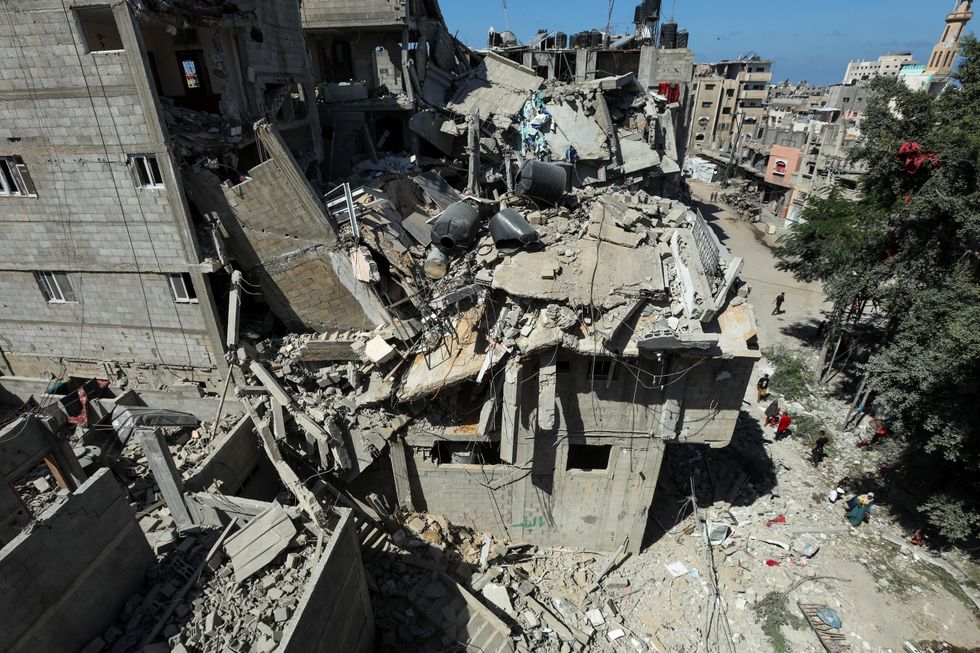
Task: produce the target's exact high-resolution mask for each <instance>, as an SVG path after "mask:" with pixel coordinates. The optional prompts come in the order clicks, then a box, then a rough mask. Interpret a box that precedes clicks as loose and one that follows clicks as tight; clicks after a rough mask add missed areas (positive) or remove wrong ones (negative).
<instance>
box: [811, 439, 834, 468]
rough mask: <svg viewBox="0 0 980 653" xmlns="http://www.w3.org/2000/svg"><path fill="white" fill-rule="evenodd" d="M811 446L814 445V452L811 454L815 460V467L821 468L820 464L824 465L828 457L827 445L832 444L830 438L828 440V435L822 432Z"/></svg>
mask: <svg viewBox="0 0 980 653" xmlns="http://www.w3.org/2000/svg"><path fill="white" fill-rule="evenodd" d="M810 444H812V445H813V451H812V452H811V453H810V457H811V458H812V460H813V466H814V467H820V463H822V462H823V459H824V458H826V457H827V451H826V448H827V445H828V444H830V438H828V437H827V434H826V433H824V431H822V430H821V431H820V432H819V433H818V434H817V439H816V440H814V441H813V442H811V443H810Z"/></svg>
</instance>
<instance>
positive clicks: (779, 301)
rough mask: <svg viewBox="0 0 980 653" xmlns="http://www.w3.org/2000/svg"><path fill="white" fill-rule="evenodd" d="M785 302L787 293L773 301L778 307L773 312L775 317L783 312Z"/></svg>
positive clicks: (779, 295) (781, 294) (780, 294)
mask: <svg viewBox="0 0 980 653" xmlns="http://www.w3.org/2000/svg"><path fill="white" fill-rule="evenodd" d="M785 301H786V293H784V292H781V293H779V294H778V295H776V299H775V300H773V302H772V303H773V304H775V305H776V308H774V309H773V310H772V314H773V315H779V314H780V313H782V312H783V302H785Z"/></svg>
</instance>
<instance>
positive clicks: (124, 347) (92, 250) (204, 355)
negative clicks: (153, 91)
mask: <svg viewBox="0 0 980 653" xmlns="http://www.w3.org/2000/svg"><path fill="white" fill-rule="evenodd" d="M82 4H88V3H82ZM116 13H117V15H120V14H124V13H125V12H124V11H122V10H121V9H119V10H117V12H116ZM5 17H6V18H5V20H3V21H0V44H2V46H0V52H3V53H4V54H5V55H6V59H5V60H6V65H5V67H4V69H3V71H2V73H0V156H20V157H22V158H23V161H24V163H25V164H26V166H27V169H28V171H29V173H30V176H31V178H32V179H33V181H34V184H35V186H36V188H37V197H0V231H2V233H3V234H4V235H3V238H0V349H2V350H3V352H4V354H5V356H6V357H7V358H8V360H9V361H10V362H11V366H12V367H13V371H14V373H15V374H22V375H31V374H38V373H40V372H42V371H45V370H49V371H55V372H56V373H59V374H60V372H61V370H62V366H63V365H64V366H65V367H67V368H68V370H69V371H71V372H78V370H79V369H80V368H86V369H88V368H91V367H92V363H93V362H95V363H97V362H98V361H103V360H114V361H118V362H120V363H123V364H126V363H137V364H146V365H161V364H162V365H170V364H173V365H180V366H188V367H195V368H199V369H201V370H202V371H213V367H214V365H215V360H216V358H215V357H214V355H213V354H212V351H211V349H212V346H211V345H210V344H209V341H208V338H207V335H206V332H205V329H204V322H203V318H202V316H201V312H202V309H203V308H204V307H205V303H204V302H202V304H200V305H197V304H193V305H184V306H177V305H175V303H174V301H173V299H172V298H171V296H170V291H169V288H168V287H167V281H166V279H165V277H163V276H162V275H161V274H159V273H163V272H170V273H179V272H187V271H188V270H189V267H190V266H193V265H195V264H196V263H197V261H195V260H194V256H192V252H193V248H192V246H191V244H190V243H189V242H185V240H182V238H183V237H182V233H183V231H182V230H184V229H187V228H188V226H187V225H186V224H184V222H182V221H185V218H184V217H183V214H182V212H181V210H180V207H176V206H174V197H179V195H175V194H174V193H175V192H177V189H175V188H136V187H135V184H134V181H133V177H132V175H131V174H130V170H129V165H128V161H129V158H128V157H129V155H135V154H155V155H156V156H157V159H158V162H159V163H160V167H161V170H162V171H163V172H164V181H165V184H171V183H172V182H173V180H172V179H171V178H169V177H168V175H167V171H168V170H169V169H170V162H169V153H168V149H167V146H166V144H165V143H164V142H163V137H162V135H161V134H162V132H161V130H160V128H159V127H158V126H156V127H155V126H154V125H151V124H150V123H149V122H148V116H153V115H154V113H153V109H152V107H147V106H144V102H142V101H141V97H140V94H139V93H138V88H139V87H140V85H141V84H143V85H146V84H147V82H146V79H145V71H144V70H143V68H142V63H141V60H140V59H139V58H138V56H136V52H135V48H136V44H135V43H131V42H127V41H126V38H125V36H124V43H125V46H126V49H125V50H122V51H112V52H94V53H88V52H87V46H86V44H85V42H84V36H83V35H82V34H81V33H80V32H79V31H78V30H77V27H76V26H75V25H74V16H73V13H72V10H71V5H69V6H68V10H67V11H66V9H65V5H63V4H62V3H61V2H60V1H56V0H30V1H28V2H20V3H17V7H16V8H14V7H13V5H11V6H10V7H8V8H7V11H6V12H5ZM127 18H128V17H127ZM134 61H136V62H139V63H138V64H137V65H136V66H135V69H134V67H133V66H132V62H134ZM36 271H63V272H67V273H68V275H69V279H70V281H71V283H72V285H73V286H74V287H75V290H76V295H79V299H80V300H81V301H80V302H79V304H73V305H66V304H61V305H55V304H52V305H48V304H47V303H46V302H45V300H44V298H43V297H42V295H41V292H40V290H39V289H38V287H37V284H36V283H35V282H34V280H33V272H36ZM144 294H145V295H146V297H144ZM199 294H200V293H199ZM83 317H84V319H83ZM178 330H181V331H186V332H187V333H184V334H182V333H179V332H178ZM79 349H82V350H83V353H82V354H80V353H79ZM78 358H86V359H87V360H84V361H76V360H75V359H78ZM202 373H203V372H202Z"/></svg>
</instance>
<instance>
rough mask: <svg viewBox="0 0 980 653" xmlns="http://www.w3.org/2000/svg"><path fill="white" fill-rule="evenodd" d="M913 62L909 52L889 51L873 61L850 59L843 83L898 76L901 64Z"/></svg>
mask: <svg viewBox="0 0 980 653" xmlns="http://www.w3.org/2000/svg"><path fill="white" fill-rule="evenodd" d="M915 63H917V62H916V61H915V58H914V57H913V56H912V53H911V52H889V53H888V54H885V55H882V56H880V57H878V58H877V59H876V60H874V61H869V60H863V59H859V60H857V61H852V62H850V63H849V64H847V72H845V73H844V84H845V85H848V84H857V83H858V82H868V81H871V80H872V79H877V78H879V77H898V73H899V72H900V71H901V70H902V66H905V65H908V64H915Z"/></svg>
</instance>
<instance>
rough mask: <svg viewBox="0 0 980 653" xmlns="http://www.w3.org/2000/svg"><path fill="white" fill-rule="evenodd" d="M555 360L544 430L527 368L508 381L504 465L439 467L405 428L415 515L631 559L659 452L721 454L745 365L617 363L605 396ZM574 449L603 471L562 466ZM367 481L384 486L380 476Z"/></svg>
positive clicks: (745, 379)
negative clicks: (591, 451)
mask: <svg viewBox="0 0 980 653" xmlns="http://www.w3.org/2000/svg"><path fill="white" fill-rule="evenodd" d="M557 360H558V362H559V364H561V365H562V367H564V364H566V362H567V368H566V369H567V371H563V372H560V373H559V374H558V377H557V388H556V399H555V402H556V410H557V419H556V427H555V429H554V430H551V431H548V430H543V429H541V428H539V425H538V423H537V419H538V415H539V414H541V412H542V410H541V405H540V401H541V396H540V395H539V392H540V388H539V387H538V379H539V378H540V377H538V376H537V371H538V370H537V367H536V365H533V364H531V363H530V362H529V363H527V364H525V367H524V369H523V370H522V372H521V375H520V377H519V379H518V383H519V384H520V386H519V395H518V400H517V411H516V415H515V417H514V418H511V417H509V416H508V412H507V410H506V409H505V410H504V411H503V412H504V417H503V419H502V427H503V428H505V429H506V428H508V426H509V425H510V422H511V420H512V419H513V420H516V421H515V423H514V424H513V425H512V426H513V428H514V430H515V432H516V436H515V438H516V450H515V457H514V463H515V464H513V465H511V464H499V465H455V464H438V463H437V462H435V461H434V460H433V459H432V456H431V444H430V441H431V436H429V435H427V434H425V433H421V432H420V433H418V434H417V435H416V434H413V433H412V432H411V428H410V431H409V435H408V437H407V441H408V443H409V444H410V445H412V446H411V447H410V450H411V452H412V455H411V456H409V457H408V460H407V464H408V470H407V472H408V477H409V482H410V485H411V488H412V496H413V500H414V502H415V505H416V508H418V509H422V510H430V511H432V512H436V513H440V514H443V515H445V516H446V517H447V518H448V519H449V520H450V521H453V522H456V523H459V524H466V525H470V526H473V527H475V528H477V529H481V530H487V531H490V532H493V533H495V534H498V535H499V536H501V537H507V538H509V539H511V540H514V541H518V542H531V543H534V544H538V545H542V546H559V545H565V546H567V545H573V546H576V547H583V548H593V549H597V550H602V551H606V550H613V549H615V548H616V547H618V546H619V545H620V544H622V543H623V541H624V540H626V538H629V542H630V550H631V551H634V552H635V551H639V548H640V546H641V544H642V540H643V533H644V531H645V529H646V523H647V513H648V510H649V507H650V503H651V502H652V500H653V496H654V493H655V491H656V487H657V480H658V477H659V474H660V465H661V463H662V462H663V454H664V450H665V447H666V446H670V445H669V444H668V442H669V441H678V442H689V443H698V444H707V445H710V446H715V447H717V446H725V445H727V444H728V443H729V442H730V440H731V437H732V434H733V432H734V428H735V422H736V421H737V419H738V414H739V411H740V409H741V405H742V399H743V397H744V396H745V391H746V388H747V386H748V383H749V379H750V376H751V373H752V367H753V364H754V362H755V361H754V359H752V358H740V357H735V358H731V359H721V358H718V359H711V358H707V359H706V358H695V357H686V356H682V355H679V354H675V355H665V356H664V361H665V362H664V364H663V366H661V364H660V363H659V362H657V361H653V360H645V359H639V360H630V361H623V362H620V363H618V365H617V369H616V370H615V371H614V372H613V374H612V378H611V380H610V381H609V383H608V387H606V381H605V380H599V379H596V380H595V381H593V380H592V378H591V374H590V368H591V365H592V363H591V358H588V357H584V356H573V355H566V354H564V353H563V354H560V355H559V357H558V359H557ZM600 360H601V359H600ZM535 363H536V361H535ZM627 363H628V365H630V366H632V369H631V368H628V367H627ZM654 375H656V376H654ZM638 376H639V379H638V378H637V377H638ZM545 396H547V394H546V395H545ZM427 437H428V440H426V438H427ZM453 439H455V440H457V441H466V439H465V438H462V437H455V438H453ZM582 445H585V446H589V447H596V446H598V447H602V446H608V447H609V458H608V464H607V465H606V466H605V468H601V469H592V470H589V469H585V468H582V466H576V465H574V464H570V461H569V458H570V454H571V452H572V448H577V447H580V446H582ZM368 476H369V477H370V478H371V479H372V481H373V482H374V483H377V484H379V485H381V484H385V485H388V484H390V478H386V477H385V475H384V474H382V473H381V472H380V471H379V470H369V472H368Z"/></svg>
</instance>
